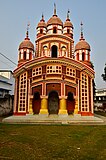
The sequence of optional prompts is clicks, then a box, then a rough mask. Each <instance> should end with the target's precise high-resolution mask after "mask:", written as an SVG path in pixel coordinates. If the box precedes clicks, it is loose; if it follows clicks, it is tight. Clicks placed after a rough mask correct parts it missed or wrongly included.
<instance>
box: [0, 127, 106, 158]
mask: <svg viewBox="0 0 106 160" xmlns="http://www.w3.org/2000/svg"><path fill="white" fill-rule="evenodd" d="M5 159H6V160H8V159H12V160H105V159H106V126H103V125H101V126H85V125H82V126H80V125H79V126H78V125H76V126H75V125H27V124H14V125H12V124H0V160H5Z"/></svg>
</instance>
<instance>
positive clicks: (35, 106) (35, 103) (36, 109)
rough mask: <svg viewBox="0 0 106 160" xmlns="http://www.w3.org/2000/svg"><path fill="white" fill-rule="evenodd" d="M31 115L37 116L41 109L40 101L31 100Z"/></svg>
mask: <svg viewBox="0 0 106 160" xmlns="http://www.w3.org/2000/svg"><path fill="white" fill-rule="evenodd" d="M32 108H33V113H34V114H39V112H40V108H41V100H40V99H39V100H33V106H32Z"/></svg>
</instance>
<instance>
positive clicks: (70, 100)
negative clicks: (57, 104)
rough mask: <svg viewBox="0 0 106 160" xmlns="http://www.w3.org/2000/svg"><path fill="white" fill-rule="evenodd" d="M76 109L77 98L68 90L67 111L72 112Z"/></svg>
mask: <svg viewBox="0 0 106 160" xmlns="http://www.w3.org/2000/svg"><path fill="white" fill-rule="evenodd" d="M74 109H75V99H74V96H73V93H72V92H68V97H67V112H68V114H72V113H73V112H74Z"/></svg>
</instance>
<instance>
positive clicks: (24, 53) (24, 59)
mask: <svg viewBox="0 0 106 160" xmlns="http://www.w3.org/2000/svg"><path fill="white" fill-rule="evenodd" d="M24 60H26V52H25V51H24Z"/></svg>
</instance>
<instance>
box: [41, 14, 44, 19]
mask: <svg viewBox="0 0 106 160" xmlns="http://www.w3.org/2000/svg"><path fill="white" fill-rule="evenodd" d="M41 21H44V15H43V13H42V19H41Z"/></svg>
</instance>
